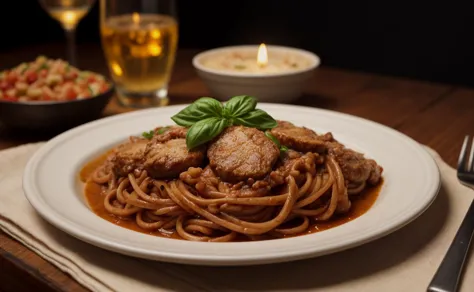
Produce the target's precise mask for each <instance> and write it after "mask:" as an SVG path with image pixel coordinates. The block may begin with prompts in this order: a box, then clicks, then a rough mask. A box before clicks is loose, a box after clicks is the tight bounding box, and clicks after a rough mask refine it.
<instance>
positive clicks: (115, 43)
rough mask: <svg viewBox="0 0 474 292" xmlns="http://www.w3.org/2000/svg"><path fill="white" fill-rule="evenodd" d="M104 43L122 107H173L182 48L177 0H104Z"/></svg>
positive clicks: (102, 34)
mask: <svg viewBox="0 0 474 292" xmlns="http://www.w3.org/2000/svg"><path fill="white" fill-rule="evenodd" d="M100 4H101V5H100V11H101V12H100V19H101V20H100V24H101V39H102V47H103V50H104V54H105V58H106V60H107V64H108V67H109V71H110V74H111V76H112V79H113V80H114V83H115V85H116V90H117V95H118V99H119V101H120V103H121V104H122V105H124V106H130V107H149V106H164V105H167V104H168V100H169V99H168V83H169V80H170V77H171V73H172V69H173V66H174V62H175V55H176V47H177V44H178V21H177V19H176V11H175V9H176V5H175V2H174V0H134V1H131V0H130V1H123V0H100Z"/></svg>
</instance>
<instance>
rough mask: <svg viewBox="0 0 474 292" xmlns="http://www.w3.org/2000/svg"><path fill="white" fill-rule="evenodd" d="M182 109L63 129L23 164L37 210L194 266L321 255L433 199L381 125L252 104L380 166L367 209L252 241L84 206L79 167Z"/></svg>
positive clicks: (433, 188)
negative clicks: (192, 233)
mask: <svg viewBox="0 0 474 292" xmlns="http://www.w3.org/2000/svg"><path fill="white" fill-rule="evenodd" d="M183 107H184V106H170V107H165V108H155V109H147V110H142V111H137V112H132V113H126V114H122V115H117V116H113V117H108V118H104V119H101V120H98V121H94V122H91V123H88V124H85V125H82V126H79V127H77V128H74V129H72V130H69V131H67V132H65V133H63V134H61V135H59V136H57V137H55V138H54V139H52V140H50V141H49V142H48V143H46V145H44V146H43V147H42V148H41V149H39V150H38V151H37V152H36V153H35V154H34V155H33V157H32V158H31V159H30V161H29V162H28V164H27V166H26V169H25V173H24V177H23V188H24V191H25V194H26V197H27V198H28V200H29V201H30V203H31V204H32V205H33V207H34V208H35V209H36V210H37V211H38V213H39V214H40V215H41V216H42V217H43V218H45V219H46V220H47V221H49V222H50V223H51V224H53V225H55V226H56V227H58V228H60V229H62V230H63V231H65V232H67V233H69V234H71V235H72V236H75V237H77V238H79V239H81V240H83V241H86V242H89V243H91V244H93V245H96V246H99V247H102V248H105V249H108V250H111V251H115V252H119V253H122V254H127V255H130V256H136V257H142V258H146V259H152V260H159V261H167V262H177V263H188V264H200V265H249V264H261V263H272V262H283V261H290V260H296V259H303V258H308V257H315V256H320V255H323V254H328V253H332V252H337V251H340V250H344V249H347V248H351V247H354V246H357V245H360V244H363V243H366V242H368V241H371V240H374V239H377V238H380V237H382V236H384V235H387V234H388V233H391V232H393V231H395V230H397V229H399V228H401V227H402V226H404V225H405V224H407V223H409V222H410V221H412V220H413V219H415V218H416V217H418V216H419V215H420V214H421V213H422V212H423V211H425V210H426V209H427V208H428V206H429V205H430V204H431V202H432V201H433V200H434V199H435V197H436V195H437V193H438V189H439V185H440V178H439V171H438V168H437V166H436V164H435V162H434V160H433V159H432V157H431V156H430V155H429V154H428V153H427V152H426V151H425V150H424V148H423V147H422V146H421V145H419V144H418V143H417V142H415V141H413V140H412V139H410V138H408V137H407V136H405V135H403V134H401V133H399V132H397V131H395V130H393V129H391V128H388V127H385V126H382V125H380V124H377V123H374V122H371V121H368V120H365V119H361V118H358V117H354V116H350V115H346V114H341V113H337V112H332V111H326V110H321V109H314V108H306V107H299V106H288V105H279V104H263V103H262V104H259V105H258V108H261V109H263V110H266V111H267V112H268V113H269V114H271V115H272V116H273V117H274V118H276V119H284V120H289V121H292V122H294V123H295V124H297V125H304V126H307V127H309V128H313V129H314V130H316V131H319V132H326V131H331V132H332V133H333V134H334V136H335V138H336V139H338V140H340V141H341V142H342V143H345V144H346V145H347V146H348V147H351V148H353V149H355V150H358V151H362V152H363V153H365V154H366V156H368V157H371V158H374V159H375V160H376V161H377V162H378V163H379V164H380V165H382V166H383V167H384V173H383V175H384V184H383V187H382V190H381V193H380V195H379V197H378V199H377V201H376V202H375V204H374V205H373V206H372V208H371V209H369V211H368V212H367V213H365V214H363V215H362V216H360V217H358V218H357V219H355V220H352V221H350V222H348V223H346V224H343V225H340V226H338V227H335V228H332V229H329V230H326V231H322V232H318V233H315V234H310V235H304V236H298V237H293V238H286V239H275V240H268V241H259V242H233V243H209V242H190V241H184V240H174V239H166V238H161V237H156V236H151V235H147V234H143V233H139V232H135V231H131V230H129V229H126V228H122V227H119V226H117V225H114V224H113V223H110V222H108V221H106V220H104V219H102V218H100V217H98V216H97V215H95V214H94V213H93V212H92V211H91V210H90V209H89V207H88V206H87V204H86V202H85V199H84V197H83V193H82V189H81V187H82V185H81V183H80V181H79V179H78V172H79V170H80V169H81V167H82V166H83V165H84V164H85V163H86V162H87V161H88V160H90V159H92V158H93V157H94V156H96V155H99V154H101V153H103V152H104V151H106V150H107V149H108V148H110V147H112V146H113V145H114V144H116V143H119V142H121V141H123V140H124V139H127V138H128V136H130V135H139V134H140V133H142V132H143V131H146V130H149V129H152V128H154V127H156V126H158V125H169V124H173V123H172V121H171V120H170V117H171V116H172V115H174V114H175V113H177V112H178V111H179V110H180V109H182V108H183Z"/></svg>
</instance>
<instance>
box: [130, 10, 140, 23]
mask: <svg viewBox="0 0 474 292" xmlns="http://www.w3.org/2000/svg"><path fill="white" fill-rule="evenodd" d="M132 20H133V23H135V24H138V23H139V22H140V15H139V14H138V13H136V12H134V13H133V14H132Z"/></svg>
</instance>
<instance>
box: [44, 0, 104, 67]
mask: <svg viewBox="0 0 474 292" xmlns="http://www.w3.org/2000/svg"><path fill="white" fill-rule="evenodd" d="M39 2H40V4H41V6H42V7H43V8H44V9H45V10H46V11H47V12H48V13H49V15H50V16H51V17H52V18H54V19H56V20H57V21H59V23H60V24H61V26H62V27H63V29H64V31H65V33H66V39H67V55H68V62H69V63H70V64H71V65H72V66H77V64H76V27H77V24H78V23H79V21H81V19H82V18H83V17H84V16H85V15H86V14H87V13H88V12H89V10H90V8H91V7H92V5H93V4H94V2H95V0H40V1H39Z"/></svg>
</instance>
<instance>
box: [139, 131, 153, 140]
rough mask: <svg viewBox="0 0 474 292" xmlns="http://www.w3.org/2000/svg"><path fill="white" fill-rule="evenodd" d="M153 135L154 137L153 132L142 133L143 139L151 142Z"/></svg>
mask: <svg viewBox="0 0 474 292" xmlns="http://www.w3.org/2000/svg"><path fill="white" fill-rule="evenodd" d="M153 135H154V132H153V130H151V131H149V132H143V133H142V136H143V138H145V139H148V140H151V138H153Z"/></svg>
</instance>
